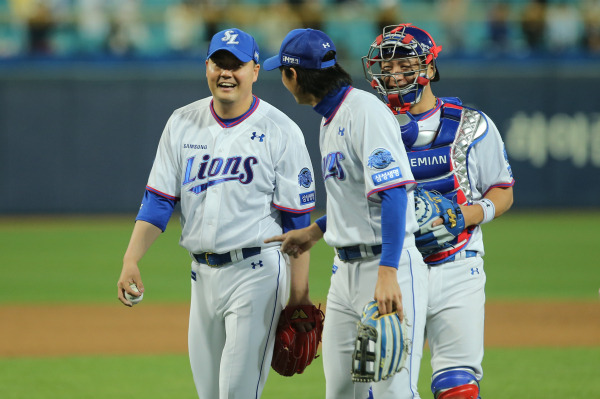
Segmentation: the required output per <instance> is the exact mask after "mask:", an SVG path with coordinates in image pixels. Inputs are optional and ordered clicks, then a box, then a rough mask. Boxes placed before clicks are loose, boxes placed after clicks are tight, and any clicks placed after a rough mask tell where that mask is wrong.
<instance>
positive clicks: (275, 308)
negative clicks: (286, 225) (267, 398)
mask: <svg viewBox="0 0 600 399" xmlns="http://www.w3.org/2000/svg"><path fill="white" fill-rule="evenodd" d="M277 259H278V260H277V288H276V289H275V301H274V303H273V313H272V314H271V323H270V324H269V332H268V333H267V341H266V342H265V349H264V351H263V358H262V361H261V362H260V372H259V373H258V381H257V382H256V393H255V398H256V399H258V397H259V395H258V389H259V387H260V378H261V376H262V372H263V368H264V365H265V357H266V356H267V348H268V347H269V337H270V336H271V329H272V328H273V321H274V319H275V311H276V310H277V303H278V300H279V276H280V275H281V252H279V251H277ZM273 339H275V337H273Z"/></svg>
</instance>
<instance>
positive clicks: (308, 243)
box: [265, 215, 327, 258]
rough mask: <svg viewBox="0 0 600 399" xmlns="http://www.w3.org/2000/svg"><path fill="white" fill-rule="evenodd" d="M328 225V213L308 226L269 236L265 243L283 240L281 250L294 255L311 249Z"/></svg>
mask: <svg viewBox="0 0 600 399" xmlns="http://www.w3.org/2000/svg"><path fill="white" fill-rule="evenodd" d="M326 226H327V215H324V216H322V217H320V218H319V219H317V220H316V221H315V222H314V223H312V224H311V225H310V226H308V227H304V228H301V229H294V230H289V231H287V232H285V233H283V234H281V235H278V236H273V237H270V238H267V239H266V240H265V243H270V242H276V241H280V242H281V248H280V250H281V252H283V253H285V254H287V255H290V256H292V257H294V258H295V257H298V256H299V255H301V254H303V253H305V252H307V251H309V250H310V249H311V248H312V247H313V246H314V245H315V244H316V243H317V242H319V240H320V239H321V238H323V234H325V230H326Z"/></svg>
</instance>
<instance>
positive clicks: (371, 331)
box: [352, 301, 410, 382]
mask: <svg viewBox="0 0 600 399" xmlns="http://www.w3.org/2000/svg"><path fill="white" fill-rule="evenodd" d="M409 347H410V341H409V340H408V337H407V321H406V317H405V318H404V321H403V322H402V323H401V322H400V317H398V314H397V313H388V314H385V315H380V314H379V308H378V307H377V302H375V301H371V302H369V303H367V304H366V305H365V307H364V309H363V314H362V319H361V320H360V323H358V335H357V337H356V348H355V350H354V353H353V355H352V381H354V382H377V381H381V380H385V379H387V378H389V377H391V376H392V375H394V374H396V373H397V372H399V371H400V370H401V369H402V368H403V367H404V363H405V362H406V357H407V356H408V348H409Z"/></svg>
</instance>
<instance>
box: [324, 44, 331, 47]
mask: <svg viewBox="0 0 600 399" xmlns="http://www.w3.org/2000/svg"><path fill="white" fill-rule="evenodd" d="M328 47H331V46H330V45H329V43H323V48H328Z"/></svg>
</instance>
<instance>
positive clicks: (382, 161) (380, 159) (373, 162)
mask: <svg viewBox="0 0 600 399" xmlns="http://www.w3.org/2000/svg"><path fill="white" fill-rule="evenodd" d="M392 162H395V160H394V158H392V154H391V153H390V152H389V151H388V150H386V149H385V148H377V149H376V150H375V151H373V152H372V153H371V155H369V160H368V161H367V166H368V167H369V168H371V169H385V168H387V167H388V166H389V165H390V164H391V163H392Z"/></svg>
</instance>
